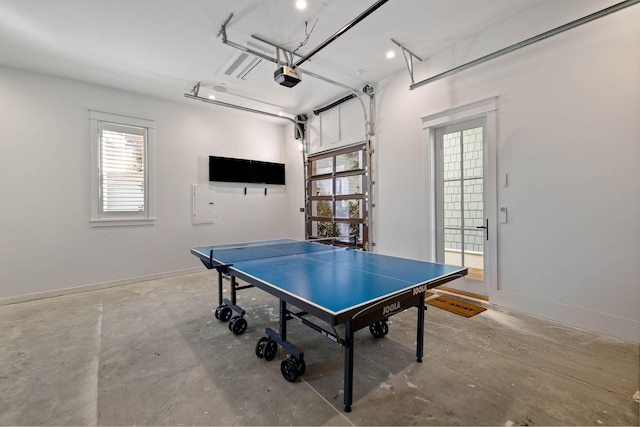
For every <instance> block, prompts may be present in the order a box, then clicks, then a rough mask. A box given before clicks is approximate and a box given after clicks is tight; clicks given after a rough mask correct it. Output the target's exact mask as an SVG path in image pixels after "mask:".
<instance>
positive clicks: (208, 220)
mask: <svg viewBox="0 0 640 427" xmlns="http://www.w3.org/2000/svg"><path fill="white" fill-rule="evenodd" d="M191 196H192V200H193V218H192V221H193V224H213V219H214V212H215V211H214V209H215V203H216V200H215V199H216V193H215V191H214V190H213V188H211V187H209V186H208V185H192V186H191Z"/></svg>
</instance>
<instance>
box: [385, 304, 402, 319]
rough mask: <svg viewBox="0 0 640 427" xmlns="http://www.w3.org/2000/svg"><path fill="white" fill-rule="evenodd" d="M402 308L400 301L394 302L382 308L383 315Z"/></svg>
mask: <svg viewBox="0 0 640 427" xmlns="http://www.w3.org/2000/svg"><path fill="white" fill-rule="evenodd" d="M400 308H401V307H400V301H398V302H394V303H393V304H389V305H387V306H386V307H385V308H383V309H382V315H383V316H386V315H387V314H389V313H393V312H394V311H398V310H400Z"/></svg>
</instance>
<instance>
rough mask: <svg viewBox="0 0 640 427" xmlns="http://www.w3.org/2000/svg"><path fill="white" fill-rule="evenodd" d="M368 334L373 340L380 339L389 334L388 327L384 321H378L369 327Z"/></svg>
mask: <svg viewBox="0 0 640 427" xmlns="http://www.w3.org/2000/svg"><path fill="white" fill-rule="evenodd" d="M369 332H371V335H373V336H374V337H375V338H382V337H384V336H385V335H387V334H388V333H389V325H388V324H387V321H386V320H380V321H377V322H375V323H372V324H371V325H369Z"/></svg>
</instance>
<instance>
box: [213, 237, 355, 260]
mask: <svg viewBox="0 0 640 427" xmlns="http://www.w3.org/2000/svg"><path fill="white" fill-rule="evenodd" d="M334 243H335V239H326V240H325V239H318V240H313V241H310V240H306V241H292V242H277V243H273V242H269V241H265V242H258V243H247V244H238V245H234V246H225V247H221V248H212V249H210V253H209V257H210V258H211V260H212V261H213V260H215V261H217V262H219V263H223V264H232V263H235V262H241V261H253V260H260V259H267V258H276V257H284V256H291V255H306V254H312V253H316V252H329V251H341V250H346V249H349V248H352V246H351V245H345V244H344V240H343V241H342V243H343V244H338V245H336V244H334ZM354 246H355V245H354Z"/></svg>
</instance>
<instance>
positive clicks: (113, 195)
mask: <svg viewBox="0 0 640 427" xmlns="http://www.w3.org/2000/svg"><path fill="white" fill-rule="evenodd" d="M89 115H90V125H91V179H90V182H91V218H90V222H91V225H92V226H94V227H105V226H107V227H111V226H130V225H131V226H139V225H151V224H153V223H154V221H155V202H154V182H153V177H154V150H153V144H154V139H155V122H154V121H153V120H148V119H143V118H140V117H131V116H125V115H121V114H113V113H106V112H102V111H92V110H90V111H89Z"/></svg>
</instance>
